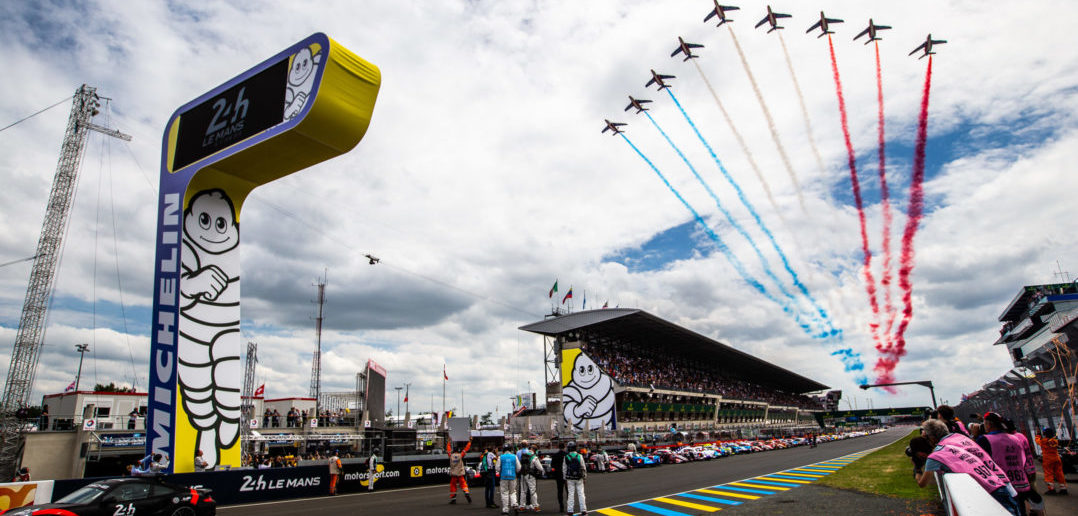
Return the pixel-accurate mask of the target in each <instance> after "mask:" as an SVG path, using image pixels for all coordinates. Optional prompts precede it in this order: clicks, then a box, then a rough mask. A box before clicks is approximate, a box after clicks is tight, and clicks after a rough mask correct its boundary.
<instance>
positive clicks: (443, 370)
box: [442, 364, 446, 428]
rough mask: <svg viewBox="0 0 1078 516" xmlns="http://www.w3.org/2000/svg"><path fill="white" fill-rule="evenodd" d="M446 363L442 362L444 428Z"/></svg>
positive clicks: (443, 417)
mask: <svg viewBox="0 0 1078 516" xmlns="http://www.w3.org/2000/svg"><path fill="white" fill-rule="evenodd" d="M445 377H446V374H445V364H442V428H445V381H446V380H445Z"/></svg>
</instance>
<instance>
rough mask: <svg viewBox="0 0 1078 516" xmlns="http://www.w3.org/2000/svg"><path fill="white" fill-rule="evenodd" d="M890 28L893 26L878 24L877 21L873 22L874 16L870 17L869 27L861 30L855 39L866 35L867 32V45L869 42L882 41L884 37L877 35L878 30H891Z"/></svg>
mask: <svg viewBox="0 0 1078 516" xmlns="http://www.w3.org/2000/svg"><path fill="white" fill-rule="evenodd" d="M890 28H891V26H890V25H876V24H875V23H873V22H872V18H869V19H868V28H867V29H865V30H863V31H861V33H860V34H858V35H856V36H854V37H853V40H854V41H857V38H860V37H861V36H864V35H865V34H868V41H866V42H865V44H866V45H867V44H869V43H872V42H873V41H880V40H882V39H883V38H880V37H878V36H876V31H879V30H889V29H890Z"/></svg>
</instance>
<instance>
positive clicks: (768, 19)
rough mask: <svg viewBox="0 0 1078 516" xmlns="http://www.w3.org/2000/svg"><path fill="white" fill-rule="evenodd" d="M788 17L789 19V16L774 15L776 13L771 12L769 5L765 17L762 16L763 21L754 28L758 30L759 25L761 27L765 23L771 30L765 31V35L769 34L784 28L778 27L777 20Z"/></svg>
mask: <svg viewBox="0 0 1078 516" xmlns="http://www.w3.org/2000/svg"><path fill="white" fill-rule="evenodd" d="M789 17H790V15H789V14H782V13H776V12H774V11H772V10H771V6H770V5H769V6H767V16H764V19H762V20H760V21H759V22H758V23H757V24H756V28H757V29H758V28H760V26H761V25H763V24H765V23H768V24H770V25H771V28H770V29H768V30H767V33H768V34H771V33H772V32H773V31H776V30H779V29H784V28H785V27H780V26H779V20H778V19H779V18H789Z"/></svg>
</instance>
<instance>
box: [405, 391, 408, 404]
mask: <svg viewBox="0 0 1078 516" xmlns="http://www.w3.org/2000/svg"><path fill="white" fill-rule="evenodd" d="M404 402H405V403H408V389H405V390H404Z"/></svg>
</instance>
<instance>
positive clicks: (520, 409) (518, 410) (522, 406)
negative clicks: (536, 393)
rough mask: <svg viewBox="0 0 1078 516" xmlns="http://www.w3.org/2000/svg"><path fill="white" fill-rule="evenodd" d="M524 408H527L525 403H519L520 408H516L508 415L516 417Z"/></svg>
mask: <svg viewBox="0 0 1078 516" xmlns="http://www.w3.org/2000/svg"><path fill="white" fill-rule="evenodd" d="M526 408H528V407H527V406H526V405H521V406H520V408H518V409H517V410H516V412H513V415H512V416H510V417H517V416H519V415H520V413H521V412H524V409H526Z"/></svg>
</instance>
